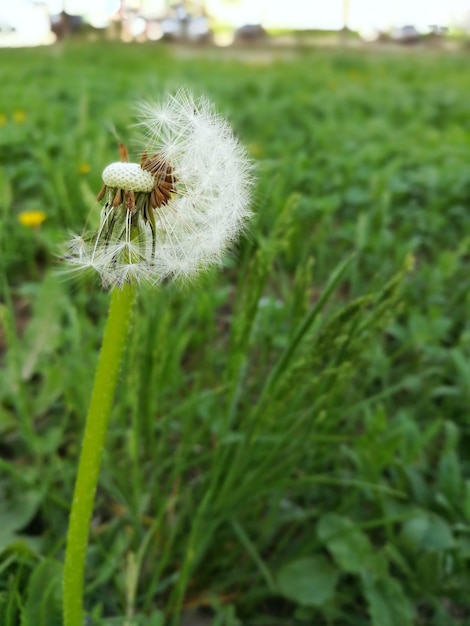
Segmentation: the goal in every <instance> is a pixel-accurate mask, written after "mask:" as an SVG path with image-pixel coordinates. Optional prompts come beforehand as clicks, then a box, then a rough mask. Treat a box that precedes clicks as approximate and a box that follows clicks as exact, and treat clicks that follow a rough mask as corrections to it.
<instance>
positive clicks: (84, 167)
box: [78, 163, 91, 174]
mask: <svg viewBox="0 0 470 626" xmlns="http://www.w3.org/2000/svg"><path fill="white" fill-rule="evenodd" d="M78 171H79V173H80V174H89V173H90V172H91V167H90V165H89V164H88V163H80V165H79V166H78Z"/></svg>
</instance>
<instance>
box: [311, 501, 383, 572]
mask: <svg viewBox="0 0 470 626" xmlns="http://www.w3.org/2000/svg"><path fill="white" fill-rule="evenodd" d="M317 533H318V536H319V538H320V539H321V541H322V542H323V543H324V544H325V546H326V547H327V548H328V550H329V551H330V552H331V554H332V555H333V558H334V559H335V561H336V563H337V564H338V565H339V566H340V567H341V569H343V570H344V571H346V572H350V573H351V574H358V573H359V572H361V571H362V569H363V568H364V567H365V565H366V563H367V562H368V560H369V561H370V559H369V557H370V556H371V555H372V546H371V544H370V541H369V539H368V538H367V536H366V535H365V534H364V533H363V532H362V531H361V529H360V528H359V527H358V526H357V525H356V524H355V523H354V522H353V521H351V520H350V519H349V518H347V517H342V516H341V515H337V514H336V513H327V514H326V515H323V516H322V517H321V518H320V520H319V522H318V526H317Z"/></svg>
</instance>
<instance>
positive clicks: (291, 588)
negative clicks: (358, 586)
mask: <svg viewBox="0 0 470 626" xmlns="http://www.w3.org/2000/svg"><path fill="white" fill-rule="evenodd" d="M338 578H339V572H338V570H337V569H336V567H335V566H334V565H332V564H331V563H330V562H329V561H328V560H327V559H326V558H325V557H324V556H312V557H305V558H301V559H297V560H296V561H291V562H290V563H287V564H286V565H284V566H283V567H282V568H281V569H280V570H279V572H278V575H277V586H278V589H279V593H280V594H281V595H282V596H284V597H285V598H287V599H289V600H293V601H294V602H297V604H301V605H303V606H323V605H324V604H325V603H326V602H328V601H329V600H331V598H332V597H333V594H334V591H335V587H336V583H337V582H338Z"/></svg>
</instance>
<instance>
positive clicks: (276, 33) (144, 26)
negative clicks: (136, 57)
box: [0, 0, 470, 46]
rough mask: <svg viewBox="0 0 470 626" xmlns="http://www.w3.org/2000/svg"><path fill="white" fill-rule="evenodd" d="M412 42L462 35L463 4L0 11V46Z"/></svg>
mask: <svg viewBox="0 0 470 626" xmlns="http://www.w3.org/2000/svg"><path fill="white" fill-rule="evenodd" d="M338 32H339V33H341V35H342V38H343V40H344V35H351V39H352V41H354V40H355V41H356V43H361V42H382V43H390V42H395V43H407V44H409V43H418V42H420V41H425V40H429V39H432V40H434V41H435V40H436V39H439V40H440V41H441V42H442V41H443V40H446V42H447V43H448V44H449V43H450V42H451V41H453V42H454V43H455V41H456V39H457V40H458V39H462V38H465V37H466V36H468V35H469V34H470V3H469V2H467V1H465V0H449V1H448V2H442V1H441V0H431V1H429V0H413V1H412V2H407V1H406V0H398V1H392V0H384V1H383V2H374V1H373V0H333V1H331V2H328V3H324V2H323V3H322V2H318V1H315V0H310V1H308V0H290V1H289V2H286V1H283V0H278V1H276V2H270V0H185V1H180V0H17V1H16V2H8V3H7V2H3V3H2V6H0V46H35V45H45V44H52V43H54V42H56V41H57V40H61V39H63V38H64V37H66V36H69V35H77V34H80V35H82V36H86V37H89V38H91V39H93V38H98V37H104V38H109V39H121V40H123V41H148V40H150V41H157V40H159V39H163V38H166V39H171V40H176V41H190V42H204V43H214V44H216V45H221V46H226V45H231V44H233V43H234V42H237V41H240V40H245V41H246V40H249V41H256V40H261V39H265V38H266V37H268V36H269V37H270V41H272V42H275V43H286V42H289V41H290V40H289V39H288V38H287V39H286V36H287V35H289V34H291V35H292V34H294V35H295V34H297V35H298V34H299V33H304V34H308V35H310V37H311V38H313V40H312V43H318V42H319V40H320V41H322V42H324V43H334V41H335V40H334V35H335V34H337V33H338Z"/></svg>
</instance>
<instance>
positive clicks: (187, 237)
mask: <svg viewBox="0 0 470 626" xmlns="http://www.w3.org/2000/svg"><path fill="white" fill-rule="evenodd" d="M140 115H141V121H140V124H139V125H140V126H141V127H142V129H143V133H142V134H143V141H144V150H143V153H142V156H141V160H140V163H129V162H128V158H127V150H126V149H125V148H124V147H123V146H121V147H120V154H121V161H120V162H117V163H111V164H110V165H108V166H107V167H106V168H105V169H104V171H103V182H104V186H103V188H102V190H101V191H100V193H99V194H98V200H104V202H105V204H104V207H103V209H102V211H101V221H100V226H99V228H98V230H97V232H96V233H94V234H91V235H89V236H83V237H81V236H76V237H74V238H73V239H72V240H71V241H70V242H69V244H68V250H67V253H66V255H65V257H64V258H65V260H67V262H68V264H69V265H70V267H71V269H72V270H73V271H75V270H79V269H87V268H88V269H93V270H95V271H96V272H97V273H98V274H99V276H100V277H101V281H102V284H103V286H105V287H108V286H110V287H112V286H118V287H120V286H122V285H123V284H124V283H125V282H134V283H152V284H158V283H161V282H162V281H164V280H167V279H175V280H186V279H188V278H190V277H191V276H193V275H195V274H196V273H197V272H199V271H200V270H202V269H204V268H205V267H206V266H208V265H210V264H214V263H220V262H221V260H222V258H223V255H224V253H225V252H226V251H227V249H228V247H229V246H230V245H232V244H233V242H234V241H235V240H236V239H237V237H238V236H239V234H240V233H241V232H242V231H243V230H244V228H245V227H246V223H247V220H248V218H249V217H250V216H251V211H250V209H249V205H250V194H251V187H252V182H253V179H252V175H251V171H252V164H251V162H250V160H249V158H248V156H247V154H246V152H245V150H244V149H243V147H242V146H241V145H240V143H239V142H238V141H237V139H236V138H235V137H234V135H233V133H232V131H231V129H230V127H229V125H228V124H227V122H226V121H225V120H224V119H223V118H222V117H221V116H220V115H219V114H218V113H216V111H215V109H214V107H213V105H212V104H211V103H210V102H209V101H208V100H206V99H205V98H198V99H195V98H193V96H192V95H191V94H190V93H189V92H186V91H179V92H178V93H177V94H176V95H174V96H169V97H167V99H166V100H165V102H164V103H163V104H159V105H151V104H144V105H142V106H141V107H140Z"/></svg>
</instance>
